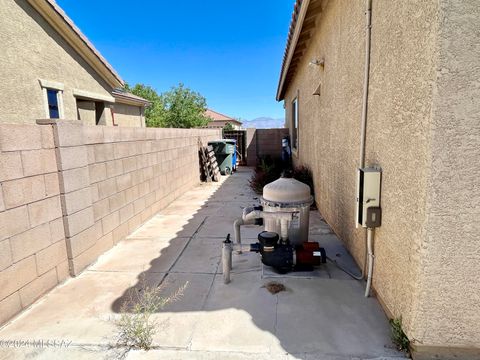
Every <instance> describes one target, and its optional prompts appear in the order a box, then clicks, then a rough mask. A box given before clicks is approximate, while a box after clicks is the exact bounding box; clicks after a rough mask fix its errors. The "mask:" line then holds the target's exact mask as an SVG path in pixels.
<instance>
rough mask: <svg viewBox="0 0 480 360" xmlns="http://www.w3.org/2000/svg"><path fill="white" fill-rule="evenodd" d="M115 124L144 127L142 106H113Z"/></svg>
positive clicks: (117, 104)
mask: <svg viewBox="0 0 480 360" xmlns="http://www.w3.org/2000/svg"><path fill="white" fill-rule="evenodd" d="M113 110H114V112H115V124H116V125H118V126H130V127H145V117H144V111H143V107H142V106H135V105H128V104H121V103H119V102H116V103H115V105H114V106H113Z"/></svg>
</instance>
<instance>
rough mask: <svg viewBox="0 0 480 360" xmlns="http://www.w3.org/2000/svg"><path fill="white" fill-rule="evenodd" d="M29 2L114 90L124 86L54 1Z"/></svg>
mask: <svg viewBox="0 0 480 360" xmlns="http://www.w3.org/2000/svg"><path fill="white" fill-rule="evenodd" d="M27 1H28V3H29V4H30V5H31V6H32V7H33V8H34V9H35V10H36V11H37V12H38V13H39V14H40V15H41V16H42V17H43V18H44V19H45V20H46V21H47V22H48V23H49V24H50V26H52V27H53V28H54V29H55V31H57V32H58V33H59V34H60V36H62V37H63V38H64V39H65V41H66V42H67V43H68V44H69V45H70V46H71V47H72V48H73V49H74V50H75V51H76V52H77V53H78V54H79V55H80V56H81V57H82V58H83V59H84V60H85V61H86V62H87V63H88V65H90V66H91V67H92V68H93V69H94V70H95V71H96V72H97V73H98V74H99V75H100V76H101V77H102V78H103V79H104V80H105V81H106V82H107V84H109V85H110V86H111V87H112V88H116V87H123V86H124V81H123V80H122V78H121V77H120V76H119V75H118V74H117V72H116V71H115V70H114V69H113V67H112V66H111V65H110V64H109V63H108V62H107V60H105V58H104V57H103V56H102V55H101V54H100V52H99V51H98V50H97V49H96V48H95V47H94V46H93V44H92V43H91V42H90V41H89V40H88V39H87V37H86V36H85V35H84V34H83V33H82V32H81V31H80V29H79V28H78V27H76V25H75V24H74V23H73V21H72V20H71V19H70V18H69V17H68V16H67V15H66V14H65V12H64V11H63V10H62V9H61V8H60V7H59V6H58V5H57V4H56V2H55V1H54V0H27Z"/></svg>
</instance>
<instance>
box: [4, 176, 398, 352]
mask: <svg viewBox="0 0 480 360" xmlns="http://www.w3.org/2000/svg"><path fill="white" fill-rule="evenodd" d="M250 176H251V171H250V170H249V169H242V170H240V171H239V172H238V173H236V174H235V175H233V176H230V177H228V178H225V177H224V178H223V179H222V181H221V182H220V183H212V184H202V185H200V186H197V187H196V188H194V189H192V190H191V191H189V192H188V193H186V194H184V195H183V196H182V197H181V198H180V199H178V200H177V201H175V202H174V203H172V204H171V205H170V206H169V207H168V208H166V209H165V210H164V211H162V212H161V213H159V214H157V215H156V216H155V217H154V218H152V219H151V220H150V221H149V222H148V223H146V224H145V225H144V226H142V227H141V228H140V229H138V230H137V231H136V232H135V233H133V234H132V235H131V236H129V237H128V239H127V240H125V241H123V242H121V243H119V244H118V245H117V246H116V247H115V248H113V249H112V250H110V251H109V252H107V253H106V254H104V255H102V256H101V257H100V258H99V260H98V261H97V262H96V263H95V264H94V265H92V266H91V267H90V268H89V269H88V270H86V271H85V272H83V273H82V274H81V275H80V276H79V277H77V278H74V279H70V280H68V281H67V282H66V283H65V284H63V285H61V286H59V287H57V288H56V289H54V290H53V291H52V292H50V293H49V294H48V295H46V296H45V297H44V298H42V299H41V300H40V301H38V302H37V303H36V304H34V305H33V306H32V307H31V308H30V309H28V310H27V311H25V312H24V313H23V314H21V315H20V316H18V317H17V318H16V319H15V320H13V321H12V322H11V323H10V324H7V325H6V326H5V327H4V328H3V329H1V330H0V358H1V359H12V358H38V359H100V358H108V359H111V358H116V357H122V356H123V357H126V358H127V359H157V358H162V359H327V360H333V359H335V360H340V359H393V358H398V357H402V354H401V353H398V352H396V351H395V350H394V347H393V345H392V344H391V342H390V335H389V326H388V322H387V319H386V317H385V315H384V314H383V312H382V309H381V308H380V306H379V304H378V303H377V301H376V300H375V299H372V298H369V299H365V298H364V297H363V291H364V282H357V281H355V280H352V279H351V278H349V277H348V276H347V275H346V274H344V273H343V272H341V271H339V270H338V269H337V268H336V267H334V266H332V265H331V264H328V265H326V266H323V267H322V268H321V269H319V270H317V271H316V272H315V273H313V274H308V275H307V276H290V277H283V278H276V279H274V280H276V281H279V282H281V283H283V284H284V285H285V286H286V288H287V290H286V291H284V292H280V293H278V294H277V295H272V294H270V293H269V292H268V291H267V290H266V289H265V288H264V287H263V286H264V284H265V283H267V282H268V281H270V280H272V279H268V278H262V267H261V263H260V258H259V255H257V254H242V255H234V259H233V266H234V270H233V272H232V283H231V284H229V285H224V284H223V281H222V274H221V264H220V253H221V242H222V240H223V239H224V238H225V236H226V234H227V233H231V232H232V223H233V220H234V219H235V218H237V217H239V216H240V214H241V212H242V208H243V207H245V206H249V205H252V204H255V203H256V201H257V196H256V195H255V194H254V193H252V191H251V190H250V189H249V187H248V179H249V177H250ZM311 216H312V218H311V238H312V240H316V241H320V242H321V244H322V246H324V247H325V248H326V250H327V253H328V254H329V255H330V256H332V257H336V258H337V259H338V261H339V262H341V263H342V264H344V265H346V266H347V267H349V268H350V269H352V270H353V271H357V272H358V269H356V267H355V265H354V262H353V260H352V259H351V258H350V256H349V255H348V253H347V252H346V250H345V249H344V248H343V246H342V245H341V244H340V242H339V241H338V239H337V238H336V237H335V235H334V234H332V233H331V231H330V229H329V227H328V225H326V224H325V223H324V222H323V221H322V219H321V217H320V216H319V215H318V213H317V212H314V213H313V214H312V215H311ZM260 231H261V230H260V228H259V227H256V226H249V227H245V228H244V229H243V230H242V234H243V236H244V239H245V242H253V241H255V239H256V236H257V234H258V232H260ZM145 282H146V283H148V284H155V285H158V284H160V283H162V286H163V288H162V289H163V290H162V291H163V292H164V293H165V294H166V295H168V294H170V293H172V292H174V291H175V290H176V289H178V288H180V287H181V286H183V285H184V284H185V283H187V282H188V285H187V288H186V290H185V293H184V296H183V297H182V298H181V299H179V300H178V301H176V302H173V303H171V304H168V305H167V306H166V307H165V308H164V309H162V310H161V311H159V312H158V313H156V314H155V315H154V318H155V319H156V321H157V322H158V324H159V326H158V332H157V334H156V335H155V341H154V344H155V348H154V349H153V350H150V351H149V352H142V351H133V350H131V351H124V349H119V348H116V347H115V342H116V339H115V338H116V334H117V330H116V328H115V325H114V324H113V320H114V319H116V318H118V317H119V311H120V307H121V305H122V302H123V301H124V300H125V299H126V297H127V296H128V294H129V291H130V290H131V289H135V288H136V287H138V286H139V285H141V284H142V283H145ZM2 340H3V341H4V342H3V343H2V342H1V341H2ZM8 340H27V341H33V340H36V341H38V340H44V341H47V340H50V342H52V341H56V342H57V345H58V344H59V343H60V341H62V340H63V341H65V343H64V344H63V345H65V346H66V345H69V346H68V347H64V348H48V347H43V348H38V347H32V346H26V345H25V344H23V346H19V347H5V346H6V343H5V341H8ZM10 345H11V346H13V344H10ZM16 345H20V344H18V343H16Z"/></svg>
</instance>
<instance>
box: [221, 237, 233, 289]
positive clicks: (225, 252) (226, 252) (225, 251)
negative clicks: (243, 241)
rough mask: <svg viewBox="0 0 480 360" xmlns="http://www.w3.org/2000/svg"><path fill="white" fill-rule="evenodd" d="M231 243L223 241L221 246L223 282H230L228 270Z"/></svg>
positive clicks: (230, 267)
mask: <svg viewBox="0 0 480 360" xmlns="http://www.w3.org/2000/svg"><path fill="white" fill-rule="evenodd" d="M232 250H233V246H232V243H231V242H229V243H225V242H224V243H223V248H222V268H223V283H224V284H228V283H229V282H230V271H231V270H232Z"/></svg>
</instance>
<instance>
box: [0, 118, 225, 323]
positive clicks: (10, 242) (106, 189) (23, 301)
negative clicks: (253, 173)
mask: <svg viewBox="0 0 480 360" xmlns="http://www.w3.org/2000/svg"><path fill="white" fill-rule="evenodd" d="M219 138H221V130H213V129H212V130H207V129H201V130H197V129H146V128H127V127H124V128H120V127H108V126H107V127H104V126H89V125H82V124H80V123H78V122H67V121H61V122H58V123H55V122H52V121H50V120H48V121H45V122H43V125H5V124H4V125H0V186H1V189H0V190H1V191H0V324H1V323H3V322H5V321H6V320H8V319H9V318H11V317H12V316H13V315H15V314H16V313H18V312H19V311H20V310H21V309H22V308H25V307H26V306H28V305H30V304H31V303H32V302H33V301H35V300H36V299H38V298H39V297H40V296H41V295H42V294H44V293H45V292H46V291H48V290H49V289H51V288H53V287H55V286H56V285H57V284H58V283H59V282H61V281H62V280H64V279H66V278H67V277H68V275H69V272H70V274H71V275H72V276H75V275H78V274H79V273H80V272H81V271H82V270H84V269H85V268H86V267H87V266H88V265H89V264H91V263H92V262H94V261H95V260H96V259H97V257H98V256H99V255H101V254H102V253H104V252H105V251H107V250H108V249H110V248H111V247H113V246H114V244H116V243H117V242H118V241H120V240H121V239H123V238H125V237H126V236H127V235H128V234H129V233H131V232H132V231H133V230H135V229H136V228H137V227H139V226H140V225H141V224H142V223H144V222H145V221H146V220H148V219H149V218H150V217H151V216H153V215H154V214H155V213H156V212H158V211H159V210H161V209H162V208H164V207H165V206H167V205H168V204H169V203H170V202H172V201H173V200H175V199H176V198H177V197H179V196H180V195H181V194H182V193H184V192H185V191H186V190H188V189H189V188H190V187H191V186H193V185H194V184H196V183H198V182H199V181H200V176H199V164H198V145H199V142H202V143H203V144H206V143H207V142H208V141H210V140H214V139H219Z"/></svg>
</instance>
